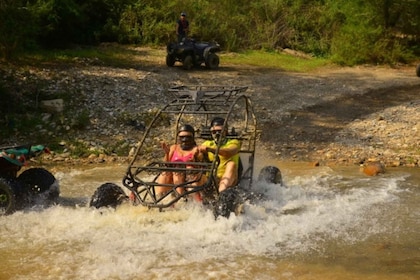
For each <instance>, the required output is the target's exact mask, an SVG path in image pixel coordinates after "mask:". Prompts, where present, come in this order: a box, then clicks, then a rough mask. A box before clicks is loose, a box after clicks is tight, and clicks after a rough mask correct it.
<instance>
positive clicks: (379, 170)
mask: <svg viewBox="0 0 420 280" xmlns="http://www.w3.org/2000/svg"><path fill="white" fill-rule="evenodd" d="M362 171H363V173H365V174H366V175H368V176H376V175H378V174H383V173H385V166H384V165H383V164H382V163H381V162H368V163H366V164H365V165H364V166H363V168H362Z"/></svg>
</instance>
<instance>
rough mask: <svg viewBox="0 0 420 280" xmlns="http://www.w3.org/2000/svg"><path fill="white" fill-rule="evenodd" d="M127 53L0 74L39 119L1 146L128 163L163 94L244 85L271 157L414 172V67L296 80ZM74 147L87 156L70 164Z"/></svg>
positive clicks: (335, 70) (418, 100)
mask: <svg viewBox="0 0 420 280" xmlns="http://www.w3.org/2000/svg"><path fill="white" fill-rule="evenodd" d="M133 51H134V52H136V53H137V54H136V56H135V57H136V59H135V60H134V61H133V65H132V67H130V68H127V67H125V68H121V67H111V66H106V65H103V64H102V63H101V62H100V61H97V60H84V59H83V60H82V59H75V60H74V61H73V62H72V63H69V64H67V65H39V66H30V67H29V66H28V67H25V68H24V69H23V68H22V67H20V68H17V67H14V66H12V65H2V66H0V73H1V76H2V77H1V79H3V80H4V81H6V82H5V84H6V85H7V87H9V88H10V89H11V90H12V91H14V92H16V94H17V95H18V96H20V97H22V99H24V96H25V95H28V93H29V92H31V98H30V99H29V102H33V104H34V106H39V107H40V110H42V114H41V116H42V121H43V124H40V125H37V129H36V131H34V132H28V133H26V134H25V133H22V132H16V133H15V134H13V135H10V137H8V138H7V139H1V141H0V142H1V144H2V145H5V144H13V143H22V142H28V141H29V140H31V139H33V138H34V137H35V135H36V134H37V133H38V134H39V133H41V134H44V135H49V136H50V137H51V138H54V139H59V140H60V141H59V142H60V145H61V146H62V148H61V149H60V151H59V152H58V151H53V153H51V154H49V155H45V156H44V160H46V161H54V162H68V163H72V164H79V163H101V162H102V163H107V162H113V161H126V160H127V158H126V156H127V155H128V154H129V153H130V151H132V149H133V148H134V147H135V145H136V143H137V141H138V140H139V139H140V137H141V135H142V133H143V131H144V125H145V123H146V122H147V119H148V118H150V116H151V115H153V112H154V111H156V110H157V109H158V108H160V107H161V106H162V105H163V104H165V103H167V102H168V101H170V100H172V99H173V96H172V95H171V93H170V92H168V88H170V87H173V86H177V85H185V84H186V85H196V84H200V85H237V86H248V90H247V93H248V94H249V95H250V97H251V99H252V100H253V103H254V106H255V108H256V114H257V117H258V119H259V124H260V127H261V129H262V134H261V139H260V142H259V146H260V148H262V149H264V150H266V151H267V152H269V153H270V154H271V155H272V157H273V158H276V159H279V160H293V161H307V162H311V163H312V164H316V165H318V164H319V165H325V164H338V165H350V164H351V165H354V164H363V163H366V162H368V161H380V162H382V163H383V164H385V165H386V166H410V167H418V166H419V165H420V78H418V77H417V76H416V74H415V67H414V66H411V67H409V66H401V67H397V68H389V67H379V66H378V67H372V66H359V67H353V68H348V67H345V68H342V67H329V68H324V69H322V70H318V71H316V72H311V73H304V74H302V73H290V72H284V71H281V70H278V69H266V68H259V67H251V66H247V67H244V66H243V65H240V66H239V65H225V64H224V63H223V55H222V56H221V65H220V66H221V67H220V69H219V70H217V71H209V70H206V69H204V68H203V69H195V70H192V71H184V70H182V69H181V67H178V66H175V67H173V68H168V67H167V66H166V65H165V63H164V55H165V54H164V51H162V57H161V59H160V60H156V58H155V57H152V56H150V55H148V49H145V48H136V49H134V50H133ZM11 81H12V82H11ZM34 92H35V93H34ZM49 99H61V100H63V108H62V111H60V109H58V111H59V112H56V111H54V110H57V108H56V109H51V108H49V109H48V108H46V107H44V108H43V107H42V106H40V104H41V101H42V100H49ZM1 102H5V101H4V100H2V101H1ZM25 102H27V101H25ZM51 110H52V111H51ZM6 117H7V116H6ZM75 142H76V143H81V144H83V146H84V147H86V148H87V149H88V150H90V151H91V153H88V154H87V155H86V154H85V156H83V157H82V158H75V157H73V156H72V154H74V150H75V149H76V148H77V147H75V144H74V143H75Z"/></svg>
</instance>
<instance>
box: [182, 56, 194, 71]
mask: <svg viewBox="0 0 420 280" xmlns="http://www.w3.org/2000/svg"><path fill="white" fill-rule="evenodd" d="M193 67H194V61H193V57H192V56H191V55H187V56H186V57H185V58H184V60H183V61H182V68H183V69H184V70H191V69H192V68H193Z"/></svg>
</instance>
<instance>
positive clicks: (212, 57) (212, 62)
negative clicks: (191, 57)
mask: <svg viewBox="0 0 420 280" xmlns="http://www.w3.org/2000/svg"><path fill="white" fill-rule="evenodd" d="M219 62H220V59H219V56H218V55H217V54H215V53H209V55H208V56H207V59H206V67H207V68H209V69H217V68H218V67H219Z"/></svg>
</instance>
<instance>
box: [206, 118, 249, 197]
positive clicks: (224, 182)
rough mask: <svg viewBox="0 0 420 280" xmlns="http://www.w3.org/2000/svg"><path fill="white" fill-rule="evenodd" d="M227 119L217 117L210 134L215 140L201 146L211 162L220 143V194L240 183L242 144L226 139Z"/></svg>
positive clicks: (212, 122)
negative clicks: (239, 168) (239, 171)
mask: <svg viewBox="0 0 420 280" xmlns="http://www.w3.org/2000/svg"><path fill="white" fill-rule="evenodd" d="M224 124H225V119H223V118H220V117H216V118H214V119H213V120H212V121H211V124H210V132H211V135H212V138H213V140H207V141H205V142H204V143H203V144H202V145H200V146H199V150H200V152H202V153H208V158H209V160H210V161H213V160H214V154H215V152H216V148H217V145H218V144H219V143H220V145H221V146H220V149H219V159H220V163H219V167H218V169H217V178H218V181H219V192H222V191H224V190H226V189H227V188H229V187H232V186H235V185H236V184H237V182H238V167H239V151H240V149H241V143H240V141H239V140H237V139H228V138H227V137H226V135H227V131H228V126H227V124H226V125H225V128H224V129H223V125H224Z"/></svg>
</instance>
